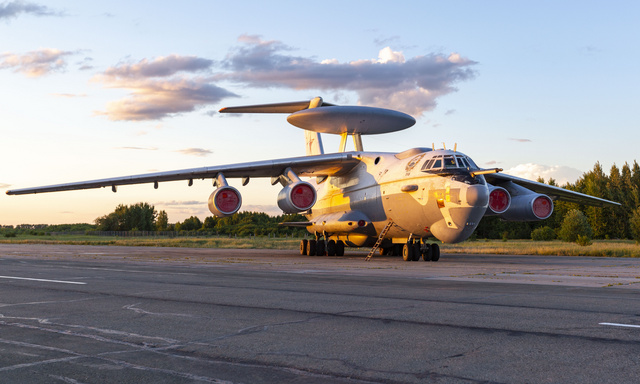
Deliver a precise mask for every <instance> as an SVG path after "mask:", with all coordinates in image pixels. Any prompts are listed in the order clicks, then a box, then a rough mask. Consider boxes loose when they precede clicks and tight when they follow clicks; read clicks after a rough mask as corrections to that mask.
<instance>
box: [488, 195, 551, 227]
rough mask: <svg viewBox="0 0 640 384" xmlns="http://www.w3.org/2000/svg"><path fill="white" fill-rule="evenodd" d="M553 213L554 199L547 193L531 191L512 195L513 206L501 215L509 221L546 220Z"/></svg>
mask: <svg viewBox="0 0 640 384" xmlns="http://www.w3.org/2000/svg"><path fill="white" fill-rule="evenodd" d="M552 213H553V201H552V200H551V198H550V197H549V196H547V195H541V194H539V193H530V194H526V195H519V196H512V197H511V206H510V207H509V209H508V210H507V211H506V212H504V213H503V214H501V215H500V217H501V218H503V219H504V220H508V221H537V220H544V219H546V218H548V217H549V216H551V214H552Z"/></svg>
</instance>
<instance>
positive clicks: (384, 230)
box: [365, 221, 393, 261]
mask: <svg viewBox="0 0 640 384" xmlns="http://www.w3.org/2000/svg"><path fill="white" fill-rule="evenodd" d="M392 226H393V221H389V222H388V223H387V225H385V227H384V228H383V229H382V231H380V235H378V240H377V241H376V243H375V244H374V245H373V248H371V250H370V251H369V254H368V255H367V257H366V258H365V260H366V261H369V260H371V258H372V257H373V254H374V253H376V251H377V250H378V248H380V244H382V240H384V235H386V234H387V232H389V229H391V227H392Z"/></svg>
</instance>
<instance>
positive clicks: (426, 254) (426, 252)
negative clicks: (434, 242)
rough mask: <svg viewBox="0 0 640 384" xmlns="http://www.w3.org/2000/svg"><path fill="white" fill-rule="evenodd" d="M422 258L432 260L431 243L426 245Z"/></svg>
mask: <svg viewBox="0 0 640 384" xmlns="http://www.w3.org/2000/svg"><path fill="white" fill-rule="evenodd" d="M422 260H424V261H431V245H429V244H425V245H424V251H422Z"/></svg>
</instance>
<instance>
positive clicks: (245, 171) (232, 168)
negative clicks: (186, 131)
mask: <svg viewBox="0 0 640 384" xmlns="http://www.w3.org/2000/svg"><path fill="white" fill-rule="evenodd" d="M359 163H360V160H358V159H357V158H355V157H353V155H352V154H349V153H334V154H326V155H317V156H304V157H292V158H285V159H277V160H265V161H254V162H248V163H239V164H229V165H220V166H214V167H202V168H190V169H181V170H176V171H168V172H157V173H145V174H140V175H132V176H122V177H112V178H108V179H98V180H89V181H80V182H75V183H65V184H56V185H48V186H42V187H33V188H23V189H12V190H9V191H7V195H26V194H31V193H44V192H58V191H73V190H78V189H93V188H104V187H111V188H112V189H113V190H114V191H115V188H116V187H117V186H119V185H129V184H145V183H154V184H155V183H158V182H163V181H176V180H189V181H190V182H191V181H192V180H194V179H213V178H215V177H216V176H217V175H218V174H219V173H222V174H224V176H225V177H226V178H240V177H242V178H244V177H278V176H280V175H282V174H283V172H284V170H285V169H286V168H291V170H292V171H293V172H295V173H296V174H297V175H298V176H332V175H338V176H339V175H341V174H343V173H346V172H348V171H349V170H351V169H353V167H355V166H356V165H357V164H359Z"/></svg>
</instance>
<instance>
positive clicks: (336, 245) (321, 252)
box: [300, 239, 345, 256]
mask: <svg viewBox="0 0 640 384" xmlns="http://www.w3.org/2000/svg"><path fill="white" fill-rule="evenodd" d="M344 247H345V245H344V241H342V240H338V241H335V240H328V241H327V240H324V239H318V240H306V239H305V240H300V254H301V255H307V256H325V255H326V256H344Z"/></svg>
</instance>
